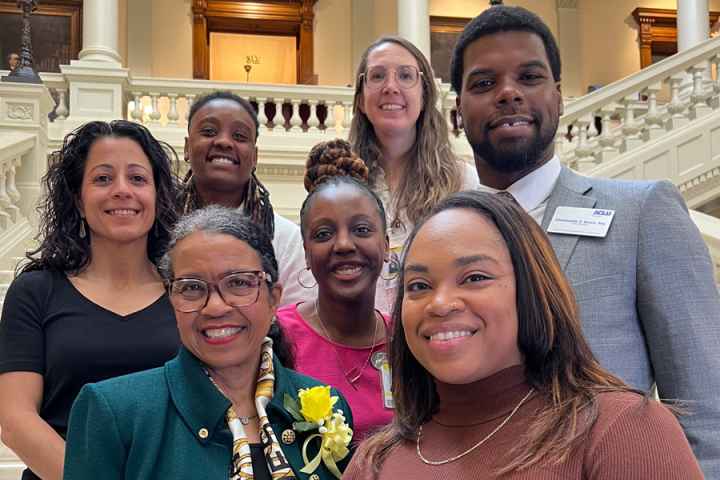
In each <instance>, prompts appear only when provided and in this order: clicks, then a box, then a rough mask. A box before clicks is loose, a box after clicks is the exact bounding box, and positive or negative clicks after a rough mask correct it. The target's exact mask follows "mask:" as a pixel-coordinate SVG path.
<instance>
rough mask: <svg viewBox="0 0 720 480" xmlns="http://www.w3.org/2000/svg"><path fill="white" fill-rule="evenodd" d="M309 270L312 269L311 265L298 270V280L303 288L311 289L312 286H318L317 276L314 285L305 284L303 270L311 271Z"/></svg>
mask: <svg viewBox="0 0 720 480" xmlns="http://www.w3.org/2000/svg"><path fill="white" fill-rule="evenodd" d="M309 271H310V267H306V268H305V269H304V270H299V271H298V275H297V282H298V284H299V285H300V286H301V287H302V288H307V289H308V290H309V289H311V288H315V287H316V286H317V280H315V277H313V280H315V283H313V284H312V285H310V286H308V285H305V284H304V283H303V281H302V275H303V272H309ZM311 275H312V274H311Z"/></svg>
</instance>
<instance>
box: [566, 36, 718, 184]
mask: <svg viewBox="0 0 720 480" xmlns="http://www.w3.org/2000/svg"><path fill="white" fill-rule="evenodd" d="M718 65H720V38H714V39H710V40H707V41H705V42H703V43H702V44H700V45H698V46H697V47H695V48H693V49H691V50H687V51H685V52H682V53H679V54H677V55H673V56H672V57H669V58H667V59H665V60H663V61H661V62H658V63H656V64H654V65H651V66H650V67H647V68H645V69H643V70H642V71H640V72H638V73H636V74H634V75H632V76H631V77H628V78H625V79H622V80H619V81H617V82H614V83H612V84H610V85H607V86H605V87H603V88H601V89H599V90H596V91H595V92H592V93H590V94H588V95H585V96H583V97H580V98H579V99H577V100H575V101H573V102H570V103H569V104H568V105H567V106H566V107H565V113H564V115H563V116H562V117H561V119H560V124H559V128H558V134H557V137H556V140H555V141H556V147H557V148H556V151H557V152H558V153H559V154H560V157H561V159H562V160H563V162H564V163H566V164H567V165H569V166H571V167H572V168H575V169H577V170H580V171H583V172H585V173H590V172H591V171H593V170H595V169H596V168H597V167H599V166H601V165H602V164H603V163H607V162H609V161H611V160H613V159H614V158H616V157H618V156H619V155H621V154H625V153H628V152H630V151H632V150H634V149H637V148H639V147H640V146H642V145H644V144H646V143H648V142H651V141H654V140H657V139H658V138H660V137H661V136H663V135H665V134H667V133H669V132H672V131H674V130H677V129H679V128H681V127H683V126H685V125H687V124H688V123H689V122H690V121H693V120H698V119H701V118H702V117H704V116H706V115H709V114H710V113H712V112H713V111H716V110H718V109H720V77H719V76H718V75H717V72H718Z"/></svg>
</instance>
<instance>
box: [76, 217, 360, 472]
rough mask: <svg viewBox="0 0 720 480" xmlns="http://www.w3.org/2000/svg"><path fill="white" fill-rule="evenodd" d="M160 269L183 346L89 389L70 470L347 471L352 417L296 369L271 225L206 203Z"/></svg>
mask: <svg viewBox="0 0 720 480" xmlns="http://www.w3.org/2000/svg"><path fill="white" fill-rule="evenodd" d="M162 267H163V268H162V272H163V274H164V275H165V277H166V278H167V280H168V285H169V288H170V300H171V302H172V304H173V307H174V309H175V315H176V318H177V323H178V330H179V332H180V338H181V340H182V343H183V346H182V347H181V350H180V353H179V354H178V356H177V357H176V358H174V359H173V360H171V361H169V362H168V363H166V364H165V366H164V367H162V368H157V369H154V370H148V371H145V372H141V373H136V374H132V375H127V376H124V377H119V378H115V379H112V380H108V381H104V382H100V383H97V384H89V385H86V386H85V387H84V388H83V390H82V391H81V392H80V395H79V396H78V398H77V400H76V401H75V404H74V406H73V409H72V412H71V415H70V424H69V428H68V436H67V449H66V455H65V472H64V478H65V479H67V480H80V479H82V480H84V479H96V478H103V479H132V480H142V479H158V478H173V479H183V478H203V479H218V480H220V479H230V480H235V479H240V478H243V479H245V478H251V479H258V480H260V479H270V478H272V479H278V478H299V479H309V480H319V479H332V478H339V477H340V476H341V472H342V470H343V469H344V467H345V465H346V464H347V462H348V461H349V459H350V455H351V454H350V452H349V450H348V445H349V443H350V440H351V438H352V414H351V412H350V409H349V407H348V405H347V403H346V402H345V400H344V399H343V398H342V397H341V396H340V394H339V393H337V392H336V391H334V390H333V389H331V388H330V387H329V386H324V385H321V384H320V383H319V382H317V381H315V380H313V379H311V378H309V377H305V376H303V375H300V374H298V373H296V372H294V371H292V370H290V369H289V368H287V367H291V366H292V356H291V354H290V352H289V350H288V347H287V344H285V343H284V341H283V339H282V332H281V330H280V329H279V328H278V326H277V325H276V324H275V321H274V318H275V317H274V314H275V310H276V307H277V303H278V301H279V299H280V296H281V293H282V287H281V286H280V285H279V284H277V283H275V281H276V279H277V278H278V272H277V261H276V259H275V255H274V253H273V249H272V244H271V241H270V239H269V237H268V236H267V235H266V234H265V232H264V231H263V230H261V228H260V227H258V226H257V225H256V224H255V223H253V222H252V221H251V220H250V219H249V218H247V217H245V216H244V215H242V214H241V213H238V212H237V211H234V210H230V209H226V208H223V207H217V206H214V207H207V208H204V209H201V210H197V211H195V212H194V213H192V214H191V215H189V216H188V217H186V218H184V219H182V220H181V221H180V222H179V223H178V225H177V226H176V227H175V230H174V232H173V236H172V239H171V242H170V246H169V251H168V254H166V255H165V258H164V261H163V264H162ZM148 334H149V335H152V332H148Z"/></svg>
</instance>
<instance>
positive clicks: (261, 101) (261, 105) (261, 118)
mask: <svg viewBox="0 0 720 480" xmlns="http://www.w3.org/2000/svg"><path fill="white" fill-rule="evenodd" d="M255 101H256V102H257V106H258V123H259V124H260V131H261V132H264V131H265V130H267V129H268V117H267V114H266V113H265V106H266V103H267V101H268V99H267V98H264V97H257V98H256V99H255Z"/></svg>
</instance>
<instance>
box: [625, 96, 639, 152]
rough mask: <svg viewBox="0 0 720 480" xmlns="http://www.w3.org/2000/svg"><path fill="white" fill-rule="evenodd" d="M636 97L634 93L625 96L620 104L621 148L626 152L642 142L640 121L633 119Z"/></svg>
mask: <svg viewBox="0 0 720 480" xmlns="http://www.w3.org/2000/svg"><path fill="white" fill-rule="evenodd" d="M636 103H637V98H636V97H635V96H634V95H629V96H627V97H625V98H624V99H623V100H622V101H621V104H622V105H623V107H622V108H623V124H622V133H623V143H622V148H621V150H622V151H623V152H627V151H630V150H632V149H633V148H635V147H637V146H638V145H641V144H642V138H640V131H641V130H642V124H641V122H640V121H638V120H636V119H635V105H636Z"/></svg>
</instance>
